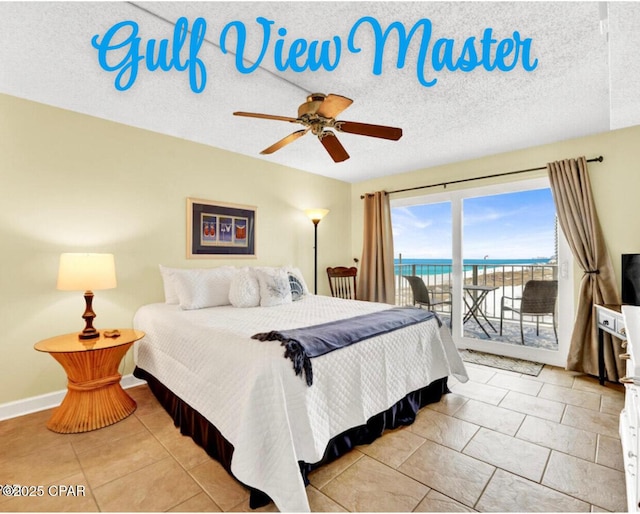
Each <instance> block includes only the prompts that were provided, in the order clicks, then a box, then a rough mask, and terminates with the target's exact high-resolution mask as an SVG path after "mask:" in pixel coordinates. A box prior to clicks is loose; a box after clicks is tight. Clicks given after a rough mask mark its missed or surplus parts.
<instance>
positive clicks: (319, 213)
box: [304, 209, 329, 294]
mask: <svg viewBox="0 0 640 514" xmlns="http://www.w3.org/2000/svg"><path fill="white" fill-rule="evenodd" d="M304 213H305V214H306V215H307V216H308V217H309V219H310V220H311V221H312V222H313V232H314V235H313V294H318V223H320V220H321V219H322V218H324V217H325V216H326V215H327V214H328V213H329V209H307V210H306V211H304Z"/></svg>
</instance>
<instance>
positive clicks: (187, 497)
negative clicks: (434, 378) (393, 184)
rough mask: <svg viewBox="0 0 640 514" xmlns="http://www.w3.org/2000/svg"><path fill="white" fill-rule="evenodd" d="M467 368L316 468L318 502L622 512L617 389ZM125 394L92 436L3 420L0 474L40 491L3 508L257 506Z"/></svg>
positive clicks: (554, 375) (547, 373)
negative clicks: (119, 411)
mask: <svg viewBox="0 0 640 514" xmlns="http://www.w3.org/2000/svg"><path fill="white" fill-rule="evenodd" d="M467 368H468V370H469V375H470V378H471V380H470V382H468V383H466V384H461V383H458V382H457V381H455V380H452V382H451V384H450V385H451V389H452V393H451V394H449V395H446V396H445V397H444V398H443V399H442V400H441V401H440V402H439V403H437V404H433V405H430V406H428V407H426V408H425V409H423V410H422V411H421V412H420V413H419V416H418V418H417V420H416V422H415V423H414V424H413V425H412V426H410V427H405V428H401V429H397V430H394V431H391V432H389V433H387V434H385V435H384V436H383V437H382V438H380V439H379V440H377V441H375V442H374V443H373V444H371V445H369V446H361V447H358V448H357V449H355V450H353V451H351V452H350V453H349V454H347V455H345V456H343V457H342V458H341V459H339V460H337V461H335V462H334V463H332V464H330V465H328V466H326V467H324V468H321V469H319V470H317V471H315V472H314V473H312V474H311V476H310V480H311V484H310V485H309V486H308V487H307V493H308V497H309V503H310V505H311V509H312V510H313V511H367V512H371V511H387V512H390V511H405V512H406V511H417V512H428V511H431V512H437V511H440V512H442V511H444V512H452V511H474V510H475V511H480V512H496V511H498V512H532V511H547V512H549V511H553V512H560V511H570V512H578V511H618V512H619V511H625V510H626V498H625V489H624V487H625V486H624V474H623V471H622V469H623V467H622V451H621V447H620V440H619V435H618V414H619V412H620V410H621V409H622V407H623V398H624V392H623V389H622V387H618V386H615V385H612V384H608V385H607V386H606V387H601V386H600V385H599V384H598V383H597V380H596V379H595V378H592V377H587V376H584V375H580V374H576V373H571V372H567V371H564V370H562V369H559V368H550V367H545V368H544V369H543V370H542V372H541V374H540V376H538V377H530V376H526V375H518V374H515V373H511V372H507V371H501V370H497V369H493V368H488V367H483V366H479V365H475V364H469V365H467ZM129 392H130V394H131V395H132V396H133V397H134V398H135V400H136V401H137V402H138V409H137V410H136V412H135V413H134V414H133V415H131V416H129V417H128V418H127V419H125V420H123V421H121V422H120V423H117V424H115V425H113V426H111V427H107V428H104V429H102V430H97V431H94V432H88V433H84V434H72V435H61V434H55V433H53V432H50V431H48V430H47V429H46V427H45V423H46V420H47V419H48V418H49V416H50V414H51V412H50V411H43V412H39V413H35V414H30V415H28V416H23V417H21V418H14V419H11V420H7V421H3V422H0V484H7V483H8V484H22V485H28V486H37V485H44V491H45V494H44V495H43V496H40V497H25V498H8V497H5V496H1V495H0V511H83V512H85V511H130V512H132V511H247V510H248V509H249V504H248V493H247V491H246V490H245V489H244V488H243V487H242V486H240V485H238V484H237V483H236V482H235V481H234V480H233V479H231V478H230V477H229V475H227V474H226V473H225V471H224V470H223V469H222V467H221V466H220V465H219V464H218V463H216V462H215V461H213V460H211V459H210V458H209V457H208V456H207V455H206V454H205V453H204V451H203V450H201V449H200V448H198V447H197V446H196V445H195V444H194V443H193V442H191V440H190V439H188V438H186V437H183V436H181V435H180V434H179V432H178V431H177V430H176V429H175V428H174V427H173V424H172V422H171V420H170V418H169V416H168V415H167V414H166V413H165V412H164V410H162V408H161V407H160V406H159V404H158V403H157V402H156V400H155V398H154V397H153V396H152V395H151V393H150V392H149V390H148V389H147V388H146V386H140V387H136V388H133V389H129ZM50 486H53V487H51V488H50ZM60 486H74V487H73V488H67V491H65V490H64V489H63V488H62V487H60ZM49 490H51V491H52V492H53V493H56V492H57V493H58V495H57V496H52V495H48V494H46V492H47V491H49ZM74 493H75V495H74ZM261 510H267V511H269V510H271V511H272V510H275V508H274V506H273V505H268V506H267V507H265V508H264V509H261Z"/></svg>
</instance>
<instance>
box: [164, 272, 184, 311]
mask: <svg viewBox="0 0 640 514" xmlns="http://www.w3.org/2000/svg"><path fill="white" fill-rule="evenodd" d="M181 271H187V270H183V269H177V268H168V267H166V266H163V265H162V264H160V275H162V285H163V287H164V301H165V303H172V304H177V303H179V300H178V293H177V292H176V286H175V283H174V281H173V276H174V275H175V274H176V273H180V272H181Z"/></svg>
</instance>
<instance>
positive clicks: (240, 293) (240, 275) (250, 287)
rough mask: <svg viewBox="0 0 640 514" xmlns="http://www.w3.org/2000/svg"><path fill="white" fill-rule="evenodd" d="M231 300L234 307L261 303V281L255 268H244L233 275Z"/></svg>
mask: <svg viewBox="0 0 640 514" xmlns="http://www.w3.org/2000/svg"><path fill="white" fill-rule="evenodd" d="M229 301H230V302H231V305H233V306H234V307H257V306H258V305H260V283H259V282H258V277H257V276H256V274H255V271H254V270H252V269H251V268H242V269H240V270H238V272H237V273H236V274H235V275H234V276H233V279H232V280H231V288H230V289H229Z"/></svg>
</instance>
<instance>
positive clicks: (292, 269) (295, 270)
mask: <svg viewBox="0 0 640 514" xmlns="http://www.w3.org/2000/svg"><path fill="white" fill-rule="evenodd" d="M283 269H284V270H285V271H286V272H287V273H291V274H292V275H293V276H294V277H296V278H297V279H298V282H300V284H302V291H303V294H305V295H307V294H310V293H309V288H308V287H307V283H306V282H305V281H304V275H302V271H300V269H299V268H296V267H294V266H283Z"/></svg>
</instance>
